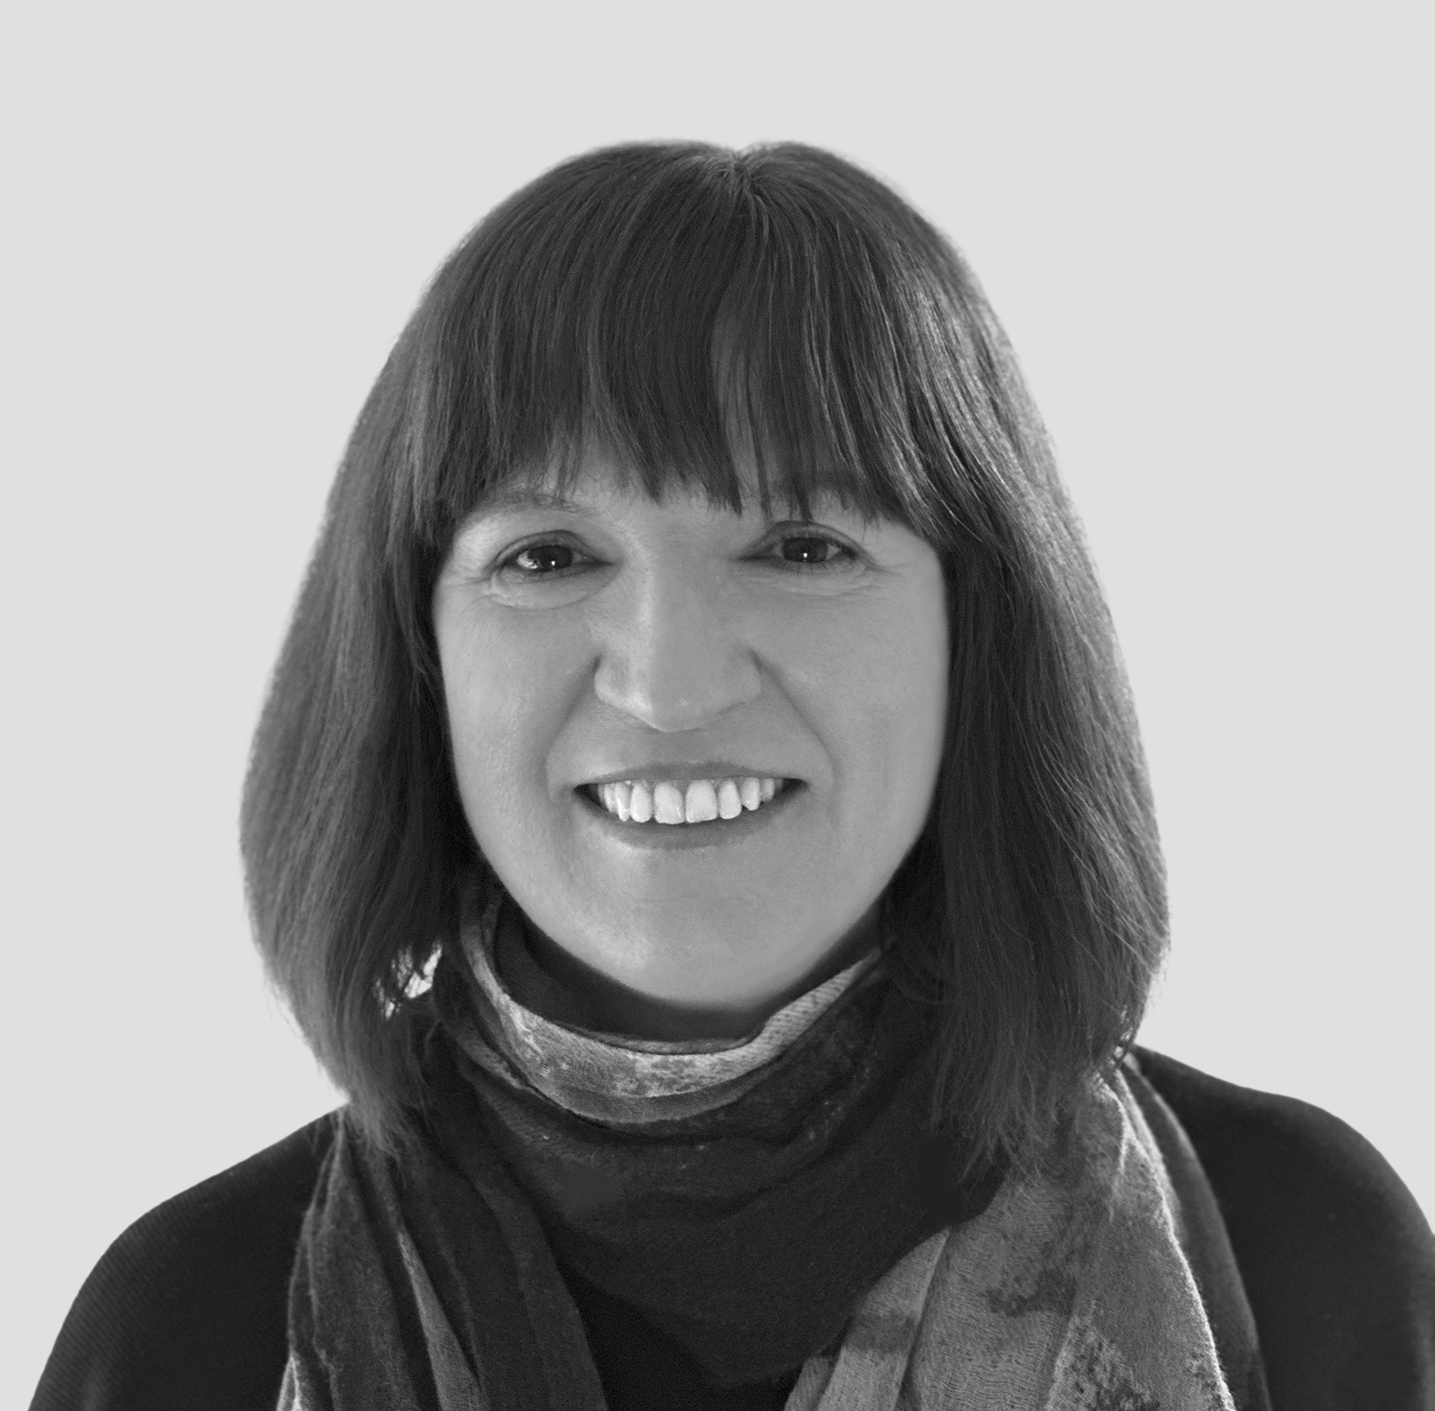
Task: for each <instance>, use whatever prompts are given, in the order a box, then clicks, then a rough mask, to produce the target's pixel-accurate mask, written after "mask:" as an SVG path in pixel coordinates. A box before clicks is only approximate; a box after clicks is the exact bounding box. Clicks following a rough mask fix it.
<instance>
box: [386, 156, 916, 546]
mask: <svg viewBox="0 0 1435 1411" xmlns="http://www.w3.org/2000/svg"><path fill="white" fill-rule="evenodd" d="M784 151H785V152H789V153H790V152H794V151H797V152H800V153H802V154H803V158H802V159H803V161H804V162H808V163H810V161H811V156H810V149H793V148H791V147H789V148H785V149H756V151H755V152H754V153H748V154H736V153H726V152H717V151H714V150H713V149H711V148H704V147H694V148H692V149H691V150H690V151H688V152H687V153H686V155H685V157H684V159H683V160H682V161H681V162H679V163H677V164H676V165H675V164H674V163H673V161H672V156H671V149H668V151H667V154H666V155H665V156H664V158H663V160H662V161H661V162H655V161H654V160H653V159H652V157H651V155H650V153H649V150H648V149H644V148H642V147H637V148H633V149H630V150H629V152H628V153H626V154H625V156H626V161H622V162H619V163H616V164H615V163H614V162H613V160H612V158H611V155H610V156H609V157H608V158H607V159H606V160H605V161H604V163H603V164H602V172H601V179H600V175H599V173H598V171H597V170H594V171H587V170H585V164H586V163H590V162H591V160H592V159H591V158H579V159H577V160H576V161H574V162H570V163H567V164H565V165H564V166H562V167H559V168H557V169H555V170H554V171H553V172H550V173H549V174H548V175H547V176H545V177H543V178H540V179H539V181H537V182H535V183H534V184H533V185H532V186H530V187H528V188H526V189H525V190H524V191H521V192H519V193H518V194H517V195H516V196H515V197H513V198H512V199H511V200H510V201H509V202H507V203H505V204H504V205H503V206H500V207H499V208H498V209H497V210H495V211H494V212H493V214H492V215H491V216H490V217H489V218H488V219H487V220H486V221H484V222H483V223H482V224H481V225H480V226H479V227H478V228H477V229H476V230H475V231H474V232H473V234H472V235H471V236H470V237H469V239H468V240H467V241H466V242H465V244H464V245H463V246H461V247H460V249H459V250H458V251H457V252H456V253H455V255H454V257H453V258H452V259H451V261H450V262H449V264H448V265H447V266H446V267H445V269H444V270H443V271H442V272H441V273H440V276H439V278H438V280H436V282H435V286H434V288H433V289H432V290H431V292H430V296H429V300H428V301H426V303H428V305H429V306H430V307H432V308H434V309H435V311H436V312H435V319H434V321H433V322H437V323H438V325H439V326H438V327H437V328H435V327H433V322H430V323H429V326H428V328H427V330H426V332H427V333H428V334H429V338H428V339H427V340H426V341H427V342H428V343H429V346H428V348H426V349H420V350H418V356H419V360H420V364H421V366H420V368H419V372H420V375H419V377H418V379H417V381H418V384H419V386H420V387H421V388H423V389H424V391H423V392H422V395H423V397H424V398H425V400H426V402H427V405H426V406H423V407H422V408H421V409H420V415H419V417H418V418H417V419H416V420H417V423H418V425H417V426H416V427H415V430H416V431H417V432H418V433H419V434H418V440H419V445H418V446H415V447H413V448H412V449H414V450H417V451H418V452H419V453H418V454H417V455H412V456H410V457H409V468H410V475H411V476H412V477H413V478H412V481H411V486H410V488H411V492H412V494H411V498H410V501H409V504H410V508H411V510H412V512H413V515H414V522H413V523H411V526H410V527H411V529H412V530H414V531H416V532H417V533H418V535H419V537H420V539H421V540H423V541H426V542H427V543H428V544H429V545H430V546H431V547H433V548H435V549H438V550H440V551H441V549H442V547H443V546H444V545H445V544H446V543H447V540H448V538H449V537H450V536H451V534H452V531H453V528H454V526H455V525H456V524H457V523H459V521H460V520H462V519H463V518H464V517H466V516H467V515H469V514H471V513H473V512H474V511H475V510H476V509H480V508H481V507H482V504H483V502H484V501H485V499H486V498H487V497H488V496H490V495H491V494H493V493H494V492H495V491H497V490H498V489H500V488H503V487H505V486H507V485H508V484H509V483H510V482H512V481H514V480H520V481H524V482H527V481H534V480H536V481H540V482H542V483H543V484H545V485H547V486H550V487H552V488H554V489H556V490H557V491H559V492H560V493H562V492H565V491H567V490H568V489H570V488H571V485H572V482H573V481H574V480H575V479H576V478H577V477H578V475H579V473H580V471H581V467H582V463H583V458H584V455H585V453H587V452H588V451H590V450H595V449H596V450H601V451H604V452H606V453H607V454H608V455H609V456H610V457H611V459H612V461H613V462H614V464H616V465H617V466H618V467H619V468H620V473H621V474H623V475H624V477H625V478H626V479H627V480H628V481H629V482H630V484H631V487H632V488H637V487H641V489H642V490H643V491H644V492H645V493H646V494H648V495H649V496H651V497H652V498H654V499H661V498H662V497H663V495H664V493H665V492H666V491H667V490H668V489H669V488H670V487H672V486H675V485H676V486H678V487H679V488H681V489H682V490H684V491H686V492H689V493H692V492H695V491H698V492H702V493H705V494H706V496H707V497H708V499H709V501H710V502H711V503H713V504H714V505H715V506H722V507H725V508H728V509H731V510H734V511H738V510H740V509H741V508H742V506H743V503H744V498H745V496H746V495H747V494H750V493H755V494H756V496H757V499H758V501H759V503H760V505H761V508H762V510H763V512H764V513H771V512H772V510H773V508H774V507H775V506H778V505H781V506H784V507H786V508H787V509H788V510H789V512H795V513H796V514H798V515H800V516H801V517H803V518H810V517H811V506H812V504H813V502H814V500H817V499H820V498H823V497H834V498H836V499H837V500H838V501H839V502H840V503H841V504H842V505H843V506H844V507H845V508H846V509H848V510H850V511H855V512H858V513H860V514H862V515H863V516H865V517H867V518H871V519H890V520H896V521H898V522H901V523H903V524H905V525H907V527H909V528H910V529H912V530H913V531H914V532H916V533H918V534H920V535H922V536H923V537H926V538H929V539H931V538H933V537H934V536H935V535H936V533H937V532H938V527H939V525H940V524H941V523H942V522H943V520H944V518H945V516H944V515H943V513H942V509H941V501H942V496H941V495H940V494H939V491H938V488H937V486H936V484H934V483H933V479H932V476H931V473H930V469H929V467H930V465H931V463H932V461H931V455H930V454H929V453H925V454H924V448H923V447H921V446H920V445H919V444H918V443H917V439H916V436H915V434H914V430H913V426H912V420H913V418H912V415H911V409H912V407H913V405H914V402H916V401H917V400H919V397H918V388H917V386H916V385H914V384H915V383H923V382H926V383H929V380H930V377H931V357H932V353H933V351H934V349H932V348H931V347H924V346H923V344H924V343H930V341H931V329H932V324H933V320H932V319H931V318H930V317H928V318H927V319H925V320H923V319H922V318H920V317H917V316H915V315H916V313H917V305H918V303H919V302H921V301H919V300H917V299H915V298H914V291H913V288H912V285H913V282H914V278H920V276H916V275H914V271H916V270H917V269H919V268H920V265H921V261H919V260H917V259H913V258H910V255H909V256H908V257H907V258H904V252H903V250H902V249H901V239H902V237H901V235H900V234H899V233H898V232H897V231H896V230H895V229H894V228H893V227H891V226H890V225H888V223H887V222H885V221H884V220H882V218H881V216H882V213H881V211H880V210H878V209H876V208H875V207H874V204H873V202H874V195H873V193H874V192H882V194H883V195H886V196H887V197H888V199H889V200H890V199H892V198H891V197H890V195H889V193H885V191H883V189H882V188H880V187H879V186H878V184H877V183H876V182H875V181H872V182H871V186H872V188H873V191H860V192H856V193H850V192H849V193H847V199H845V200H841V201H840V202H839V200H837V199H835V198H834V196H833V195H832V194H831V193H830V192H829V191H827V190H825V189H823V188H822V186H821V185H819V184H818V183H814V182H810V181H808V182H794V181H793V180H792V175H793V173H792V171H791V170H787V171H784V170H782V169H781V168H782V156H783V153H784ZM822 156H823V157H826V154H822ZM829 160H830V159H829ZM768 171H772V172H773V173H774V177H775V178H777V177H780V178H781V179H780V180H779V179H773V180H771V181H769V182H765V181H764V175H765V173H766V172H768ZM850 171H851V169H850V168H845V166H844V167H843V169H842V174H843V175H844V176H845V177H847V179H848V180H851V179H852V178H851V175H850ZM854 195H855V196H856V197H858V198H859V199H853V196H854ZM930 297H931V295H930V294H929V295H928V296H927V299H926V301H925V302H927V303H928V304H930ZM419 322H420V323H422V322H423V320H420V321H419ZM924 325H925V328H924ZM435 335H436V336H435ZM928 450H930V448H928Z"/></svg>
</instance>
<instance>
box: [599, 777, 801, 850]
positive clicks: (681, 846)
mask: <svg viewBox="0 0 1435 1411" xmlns="http://www.w3.org/2000/svg"><path fill="white" fill-rule="evenodd" d="M663 777H666V778H669V779H673V780H676V779H678V778H679V777H681V776H678V775H666V776H663ZM692 777H693V778H694V779H711V778H713V777H714V776H713V775H711V774H701V773H699V774H694V775H693V776H692ZM719 777H722V778H731V777H732V776H731V775H722V776H719ZM767 777H768V778H774V777H780V776H774V775H768V776H767ZM634 778H637V779H641V778H643V775H641V774H637V775H633V774H617V775H613V776H611V777H610V778H608V779H604V780H601V781H599V782H601V783H611V782H614V781H617V780H623V779H634ZM806 792H807V790H806V787H805V786H804V785H803V784H802V782H801V781H800V780H791V781H789V782H788V783H787V784H786V786H785V787H784V788H783V790H782V792H781V793H779V794H778V795H777V796H776V797H775V798H773V799H771V800H770V801H769V802H767V803H765V804H763V806H762V807H761V808H759V809H756V810H754V811H753V812H751V813H748V812H743V813H742V814H741V815H740V816H739V817H737V818H714V819H713V820H711V821H710V822H708V823H656V822H654V823H623V822H620V821H619V820H618V819H617V818H615V817H614V816H613V815H612V814H611V813H609V812H608V810H607V809H606V808H604V807H603V805H602V804H600V803H597V802H595V801H594V800H593V799H592V798H591V797H590V796H589V794H588V791H587V787H586V786H585V787H583V788H579V789H575V790H574V791H573V797H574V799H575V801H576V803H577V807H578V809H579V812H580V814H581V815H582V816H583V817H584V819H585V820H587V821H588V822H590V823H591V824H592V825H593V826H594V827H597V828H599V829H601V830H602V832H603V833H604V835H605V836H607V837H610V838H612V839H614V840H615V841H616V842H620V843H625V844H627V845H628V846H629V847H633V848H641V849H644V850H651V851H660V850H673V849H677V850H685V849H689V848H715V847H726V846H729V845H731V844H734V843H740V842H742V841H744V840H745V839H748V838H751V837H753V836H754V835H755V834H758V833H761V832H763V831H764V830H765V829H767V828H770V827H771V826H772V825H773V824H774V823H775V822H777V821H778V820H779V819H781V818H782V817H783V816H784V815H785V814H786V813H787V811H788V810H789V809H790V808H792V807H793V806H794V805H795V804H799V803H800V802H801V800H802V796H803V795H804V794H805V793H806Z"/></svg>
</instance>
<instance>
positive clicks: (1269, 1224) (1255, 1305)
mask: <svg viewBox="0 0 1435 1411" xmlns="http://www.w3.org/2000/svg"><path fill="white" fill-rule="evenodd" d="M1134 1056H1135V1058H1136V1060H1137V1063H1138V1066H1139V1067H1140V1070H1141V1071H1142V1073H1143V1074H1144V1075H1145V1076H1146V1078H1147V1080H1148V1081H1149V1082H1150V1083H1151V1085H1152V1087H1154V1088H1155V1089H1156V1091H1157V1092H1158V1093H1160V1095H1161V1096H1162V1097H1163V1098H1164V1099H1165V1101H1166V1103H1167V1105H1168V1106H1169V1107H1170V1108H1171V1109H1172V1111H1173V1112H1174V1113H1175V1114H1176V1117H1177V1119H1178V1120H1179V1122H1180V1124H1181V1126H1182V1128H1183V1129H1184V1130H1185V1132H1186V1135H1187V1136H1188V1137H1189V1138H1190V1140H1191V1144H1192V1146H1194V1147H1195V1149H1196V1154H1197V1156H1198V1157H1199V1158H1200V1162H1201V1166H1202V1168H1203V1169H1204V1170H1205V1172H1206V1175H1207V1177H1208V1178H1209V1180H1210V1183H1211V1186H1212V1188H1213V1190H1214V1192H1215V1196H1216V1201H1217V1204H1218V1205H1219V1207H1220V1210H1221V1215H1222V1217H1223V1219H1224V1221H1225V1224H1226V1229H1227V1232H1228V1234H1229V1236H1230V1240H1231V1246H1232V1249H1233V1251H1234V1253H1235V1257H1236V1263H1237V1266H1238V1267H1239V1269H1240V1272H1241V1278H1242V1282H1243V1284H1244V1285H1245V1288H1246V1293H1247V1296H1248V1297H1249V1299H1250V1303H1251V1309H1252V1312H1253V1313H1254V1314H1255V1319H1256V1326H1257V1329H1258V1331H1259V1335H1260V1339H1261V1345H1262V1349H1263V1353H1264V1356H1265V1360H1266V1363H1267V1371H1268V1375H1269V1379H1270V1384H1271V1394H1272V1400H1273V1402H1274V1404H1275V1405H1276V1407H1277V1408H1280V1407H1282V1406H1285V1405H1305V1406H1310V1407H1317V1408H1324V1407H1332V1408H1334V1407H1342V1408H1343V1407H1386V1406H1388V1407H1392V1408H1394V1407H1405V1406H1413V1405H1416V1404H1421V1403H1419V1402H1418V1401H1417V1400H1415V1399H1413V1397H1416V1396H1418V1395H1419V1394H1420V1393H1421V1392H1423V1394H1424V1395H1425V1396H1426V1397H1432V1398H1435V1238H1432V1235H1431V1231H1430V1226H1429V1224H1428V1223H1427V1221H1426V1219H1425V1217H1424V1215H1423V1214H1422V1213H1421V1210H1420V1207H1419V1205H1418V1204H1417V1203H1416V1201H1415V1198H1414V1196H1412V1195H1411V1193H1410V1191H1409V1189H1408V1188H1407V1187H1406V1186H1405V1184H1404V1182H1403V1181H1401V1179H1400V1177H1399V1176H1398V1175H1396V1173H1395V1171H1394V1170H1393V1169H1392V1168H1391V1166H1390V1163H1389V1162H1387V1161H1386V1160H1385V1158H1384V1157H1383V1156H1381V1155H1380V1153H1379V1152H1378V1151H1377V1150H1376V1149H1375V1148H1374V1147H1373V1146H1372V1145H1371V1144H1370V1143H1369V1142H1368V1141H1366V1139H1365V1138H1364V1137H1362V1136H1361V1135H1360V1133H1358V1132H1357V1131H1355V1130H1354V1128H1352V1127H1350V1126H1348V1125H1347V1124H1346V1123H1345V1122H1342V1121H1341V1120H1340V1119H1339V1118H1338V1117H1334V1116H1332V1115H1331V1114H1330V1113H1329V1112H1325V1111H1323V1110H1322V1109H1321V1108H1319V1107H1315V1106H1313V1105H1311V1104H1310V1103H1307V1102H1301V1101H1300V1100H1299V1099H1296V1098H1291V1097H1281V1096H1277V1095H1276V1094H1274V1093H1265V1092H1258V1091H1256V1090H1254V1089H1252V1088H1243V1087H1240V1086H1238V1085H1236V1084H1234V1083H1227V1082H1223V1081H1222V1080H1221V1079H1219V1078H1213V1077H1211V1076H1210V1075H1209V1074H1206V1073H1202V1072H1199V1071H1198V1070H1197V1069H1194V1068H1191V1067H1188V1066H1187V1065H1186V1064H1184V1063H1178V1062H1177V1061H1176V1060H1175V1059H1172V1058H1167V1057H1165V1056H1164V1055H1162V1054H1157V1053H1153V1052H1151V1051H1150V1050H1147V1049H1142V1048H1137V1049H1135V1050H1134ZM1296 1393H1299V1395H1297V1394H1296Z"/></svg>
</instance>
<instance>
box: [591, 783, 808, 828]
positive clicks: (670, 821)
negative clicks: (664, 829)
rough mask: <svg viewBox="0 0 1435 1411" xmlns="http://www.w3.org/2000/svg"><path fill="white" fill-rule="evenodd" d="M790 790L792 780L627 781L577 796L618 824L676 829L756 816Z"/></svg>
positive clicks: (599, 786) (792, 784) (597, 786)
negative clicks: (583, 796)
mask: <svg viewBox="0 0 1435 1411" xmlns="http://www.w3.org/2000/svg"><path fill="white" fill-rule="evenodd" d="M795 786H796V781H795V780H789V779H778V778H773V777H771V776H762V775H744V776H738V777H734V778H724V779H692V780H688V781H684V782H681V783H679V782H676V781H669V780H657V781H652V780H646V779H628V780H623V781H621V782H619V783H612V784H585V785H583V787H582V788H581V789H580V790H579V792H580V793H582V794H583V795H585V796H586V797H587V798H589V799H591V800H592V801H593V802H594V803H595V804H597V805H598V807H600V808H601V809H602V810H603V811H604V812H605V813H607V814H609V815H611V816H612V817H613V818H616V819H617V820H618V821H619V822H620V823H629V824H635V825H643V824H661V825H666V826H669V827H676V826H677V825H679V824H683V825H687V824H700V823H718V822H726V821H729V820H731V819H736V818H741V817H744V816H746V815H747V814H749V813H756V812H758V811H759V810H760V809H762V808H763V807H765V806H766V805H767V804H769V803H771V802H772V800H773V799H775V798H779V797H781V796H782V795H783V794H784V793H785V792H787V791H788V790H789V789H791V788H793V787H795Z"/></svg>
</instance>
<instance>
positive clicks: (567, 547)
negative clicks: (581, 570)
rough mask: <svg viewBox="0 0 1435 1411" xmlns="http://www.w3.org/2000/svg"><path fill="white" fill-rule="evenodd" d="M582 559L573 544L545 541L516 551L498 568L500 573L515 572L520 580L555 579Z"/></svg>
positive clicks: (527, 545)
mask: <svg viewBox="0 0 1435 1411" xmlns="http://www.w3.org/2000/svg"><path fill="white" fill-rule="evenodd" d="M581 557H582V555H580V554H579V552H578V550H577V549H575V548H574V547H573V546H572V545H571V544H564V543H562V542H561V541H558V540H553V539H544V540H540V541H539V542H538V543H535V544H525V545H524V546H523V547H522V548H521V549H515V550H514V551H513V553H511V554H508V555H507V556H506V557H505V558H504V559H503V561H502V562H501V563H500V564H499V565H498V567H499V571H500V572H505V571H506V572H513V573H515V574H517V575H518V577H520V578H554V577H557V576H558V575H560V574H562V573H565V572H566V571H567V570H568V569H571V568H573V567H574V566H575V565H576V564H577V563H578V561H579V559H580V558H581Z"/></svg>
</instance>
